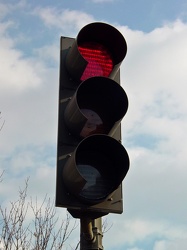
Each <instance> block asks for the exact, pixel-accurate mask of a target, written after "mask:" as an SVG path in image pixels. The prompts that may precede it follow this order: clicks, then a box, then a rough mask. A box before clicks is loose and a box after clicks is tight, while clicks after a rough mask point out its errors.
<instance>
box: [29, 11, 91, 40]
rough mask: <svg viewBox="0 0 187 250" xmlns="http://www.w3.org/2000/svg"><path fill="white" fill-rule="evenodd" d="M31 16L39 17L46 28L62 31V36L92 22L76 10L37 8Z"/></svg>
mask: <svg viewBox="0 0 187 250" xmlns="http://www.w3.org/2000/svg"><path fill="white" fill-rule="evenodd" d="M33 14H35V15H37V16H39V17H40V18H41V19H42V21H43V22H44V24H45V25H46V26H48V27H55V28H58V29H60V30H61V31H63V33H64V36H66V35H68V36H69V35H72V33H74V32H75V31H76V32H77V30H79V29H80V28H82V27H83V26H85V25H86V24H88V23H90V22H93V21H94V18H93V17H92V16H91V15H88V14H86V13H85V12H81V11H78V10H69V9H64V10H61V9H60V10H58V9H56V8H49V7H46V8H37V9H35V10H34V11H33Z"/></svg>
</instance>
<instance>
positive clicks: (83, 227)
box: [80, 218, 104, 250]
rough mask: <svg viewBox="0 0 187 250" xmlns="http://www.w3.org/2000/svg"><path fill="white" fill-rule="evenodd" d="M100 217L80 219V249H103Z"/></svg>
mask: <svg viewBox="0 0 187 250" xmlns="http://www.w3.org/2000/svg"><path fill="white" fill-rule="evenodd" d="M102 237H103V234H102V219H101V218H97V219H95V220H92V219H90V218H81V219H80V250H103V249H104V248H103V246H102Z"/></svg>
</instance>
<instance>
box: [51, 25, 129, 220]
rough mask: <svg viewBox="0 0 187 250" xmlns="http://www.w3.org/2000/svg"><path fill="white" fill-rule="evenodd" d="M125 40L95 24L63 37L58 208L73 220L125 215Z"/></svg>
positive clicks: (106, 27) (58, 152)
mask: <svg viewBox="0 0 187 250" xmlns="http://www.w3.org/2000/svg"><path fill="white" fill-rule="evenodd" d="M126 51H127V45H126V41H125V39H124V38H123V36H122V35H121V33H120V32H119V31H118V30H116V29H115V28H114V27H112V26H110V25H108V24H105V23H91V24H88V25H87V26H85V27H83V29H81V31H80V32H79V34H78V36H77V38H76V39H73V38H67V37H62V38H61V57H60V88H59V122H58V145H57V182H56V206H62V207H67V208H68V209H69V211H70V212H71V214H72V215H73V216H74V217H81V216H82V214H83V213H84V214H85V213H86V214H87V215H88V214H89V217H91V218H96V217H100V216H102V215H104V214H107V213H109V212H114V213H121V212H122V210H123V204H122V186H121V182H122V180H123V179H124V177H125V176H126V173H127V171H128V169H129V157H128V154H127V152H126V150H125V148H124V147H123V146H122V145H121V143H120V141H121V127H120V122H121V120H122V118H123V116H124V115H125V114H126V112H127V109H128V98H127V95H126V93H125V91H124V90H123V88H122V87H121V86H120V81H119V77H120V75H119V66H120V64H121V62H122V60H123V59H124V57H125V55H126Z"/></svg>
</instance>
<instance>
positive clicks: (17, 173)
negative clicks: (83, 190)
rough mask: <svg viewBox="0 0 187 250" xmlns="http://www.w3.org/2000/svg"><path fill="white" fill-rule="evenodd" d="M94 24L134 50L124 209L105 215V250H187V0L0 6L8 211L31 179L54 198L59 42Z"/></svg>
mask: <svg viewBox="0 0 187 250" xmlns="http://www.w3.org/2000/svg"><path fill="white" fill-rule="evenodd" d="M95 21H101V22H106V23H109V24H111V25H113V26H114V27H116V28H117V29H118V30H119V31H120V32H121V33H122V34H123V36H124V37H125V39H126V41H127V45H128V51H127V56H126V58H125V59H124V61H123V63H122V65H121V84H122V87H123V88H124V89H125V91H126V93H127V95H128V98H129V109H128V111H127V114H126V115H125V117H124V118H123V121H122V136H123V137H122V144H123V145H124V147H125V148H126V150H127V151H128V154H129V157H130V162H131V165H130V170H129V172H128V174H127V176H126V178H125V179H124V181H123V202H124V212H123V214H121V215H118V214H109V215H108V216H107V217H106V218H107V222H108V224H109V225H112V227H111V229H110V230H109V231H108V232H106V233H105V234H104V237H103V245H104V248H105V249H107V250H112V249H115V250H178V249H180V250H186V249H187V181H186V180H187V154H186V148H187V132H186V131H187V99H186V93H187V86H186V84H187V1H186V0H164V1H163V0H155V1H150V0H138V1H134V0H74V1H73V0H64V1H63V0H61V1H59V0H53V1H50V0H41V1H38V0H32V1H28V0H17V1H14V0H6V1H3V0H0V112H1V114H0V128H1V126H2V125H3V123H4V125H3V127H2V129H1V131H0V171H4V174H3V182H1V183H0V185H1V188H0V201H1V204H2V205H3V206H6V205H7V206H8V204H9V201H12V200H14V199H15V197H16V195H17V194H18V190H19V187H20V186H21V187H22V186H24V181H25V179H26V178H27V177H29V195H30V196H32V197H36V196H37V197H38V199H39V200H43V198H44V197H45V195H46V194H48V195H49V196H50V197H51V198H54V197H55V178H56V141H57V116H58V87H59V81H58V80H59V52H60V50H59V46H60V36H67V37H76V35H77V34H78V32H79V30H80V29H81V28H82V27H83V26H85V25H86V24H88V23H91V22H95ZM57 210H58V213H59V214H61V215H62V216H63V215H65V211H66V209H65V208H58V209H57ZM71 240H72V242H76V241H78V240H79V232H78V231H77V232H76V233H75V234H73V235H72V239H71Z"/></svg>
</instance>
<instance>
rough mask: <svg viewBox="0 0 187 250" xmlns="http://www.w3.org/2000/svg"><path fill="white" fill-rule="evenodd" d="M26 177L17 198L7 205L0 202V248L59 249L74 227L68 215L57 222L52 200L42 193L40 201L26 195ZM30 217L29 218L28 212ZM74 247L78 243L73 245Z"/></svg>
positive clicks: (9, 249) (5, 249)
mask: <svg viewBox="0 0 187 250" xmlns="http://www.w3.org/2000/svg"><path fill="white" fill-rule="evenodd" d="M27 189H28V179H27V180H26V182H25V188H24V189H23V190H21V189H20V190H19V198H18V200H17V201H15V202H11V203H10V208H9V209H8V208H5V209H3V208H2V206H0V216H1V217H2V218H0V249H3V250H14V249H15V250H45V249H49V250H53V249H55V250H56V249H57V250H60V249H62V248H63V247H64V243H65V242H66V241H67V240H68V239H69V237H70V235H71V233H72V232H73V230H75V228H76V227H77V223H76V221H75V223H74V224H73V225H70V215H69V214H68V213H67V215H66V218H65V219H63V220H62V221H61V223H59V218H58V217H57V214H56V210H55V206H54V202H51V200H50V198H49V199H48V198H47V197H45V199H44V201H43V203H42V204H41V205H39V204H38V201H37V199H36V200H35V202H33V200H32V199H31V202H28V201H27V199H26V197H27ZM29 212H32V215H33V218H34V219H33V220H31V221H30V222H28V219H27V216H28V213H29ZM75 249H77V247H76V248H75Z"/></svg>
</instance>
